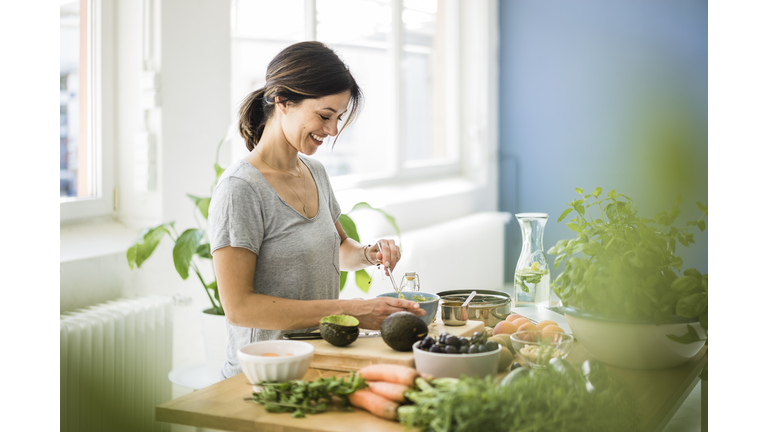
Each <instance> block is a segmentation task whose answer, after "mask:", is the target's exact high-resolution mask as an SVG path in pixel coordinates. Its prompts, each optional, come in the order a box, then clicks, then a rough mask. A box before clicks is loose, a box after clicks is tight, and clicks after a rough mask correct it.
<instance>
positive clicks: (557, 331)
mask: <svg viewBox="0 0 768 432" xmlns="http://www.w3.org/2000/svg"><path fill="white" fill-rule="evenodd" d="M564 334H565V330H563V329H561V328H560V327H558V326H557V325H549V326H547V327H545V328H544V330H542V331H541V337H542V338H543V339H549V340H552V341H554V342H560V341H561V340H562V337H561V336H560V335H564Z"/></svg>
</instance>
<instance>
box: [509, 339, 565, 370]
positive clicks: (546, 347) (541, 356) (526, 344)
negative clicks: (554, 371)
mask: <svg viewBox="0 0 768 432" xmlns="http://www.w3.org/2000/svg"><path fill="white" fill-rule="evenodd" d="M509 339H510V341H511V342H512V348H513V349H514V350H515V354H517V355H518V356H519V357H520V360H522V361H523V362H525V363H527V364H528V365H529V366H530V367H532V368H535V369H539V368H544V367H546V366H547V364H548V363H549V360H550V359H552V358H555V357H560V358H562V359H564V358H566V357H567V356H568V353H569V352H570V351H571V348H572V347H573V336H571V335H567V334H563V333H551V332H548V333H546V334H542V332H541V331H538V330H535V331H520V332H517V333H512V334H511V335H509Z"/></svg>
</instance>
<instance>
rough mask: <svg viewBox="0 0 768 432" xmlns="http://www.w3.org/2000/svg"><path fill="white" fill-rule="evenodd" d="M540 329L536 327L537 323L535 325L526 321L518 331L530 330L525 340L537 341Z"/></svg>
mask: <svg viewBox="0 0 768 432" xmlns="http://www.w3.org/2000/svg"><path fill="white" fill-rule="evenodd" d="M538 330H539V329H537V328H536V325H534V324H533V323H532V322H530V321H528V322H526V323H523V325H521V326H520V327H518V328H517V331H518V332H528V333H527V334H526V335H525V340H528V341H531V342H533V341H535V340H536V337H537V331H538Z"/></svg>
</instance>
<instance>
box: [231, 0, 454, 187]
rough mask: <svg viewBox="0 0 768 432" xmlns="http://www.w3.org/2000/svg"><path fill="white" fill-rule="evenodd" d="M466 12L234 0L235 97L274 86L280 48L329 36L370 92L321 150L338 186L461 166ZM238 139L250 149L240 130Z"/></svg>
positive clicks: (393, 2)
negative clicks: (268, 78)
mask: <svg viewBox="0 0 768 432" xmlns="http://www.w3.org/2000/svg"><path fill="white" fill-rule="evenodd" d="M285 17H302V18H301V19H285ZM458 19H459V18H458V2H457V1H456V0H354V1H351V0H306V1H305V0H287V1H286V0H284V1H280V2H276V1H273V0H239V1H234V2H233V7H232V61H233V65H232V91H233V94H232V101H233V104H236V105H239V103H240V101H241V100H242V99H243V98H244V97H245V96H246V95H247V94H248V93H249V92H251V91H253V90H255V89H257V88H260V87H261V86H263V85H264V75H265V72H266V69H267V65H268V63H269V61H270V60H271V59H272V58H273V57H274V56H275V55H276V54H277V53H278V52H279V51H280V50H282V49H283V48H285V47H287V46H288V45H291V44H293V43H296V42H299V41H302V40H319V41H321V42H323V43H325V44H327V45H328V46H329V47H331V48H332V49H334V50H335V51H336V52H337V54H339V56H340V57H341V58H342V59H343V60H344V61H345V62H346V63H347V64H348V65H349V67H350V69H351V71H352V73H353V75H354V76H355V78H356V80H357V81H358V84H360V86H361V87H362V89H363V94H364V96H365V107H364V109H363V111H362V113H361V115H360V117H358V118H357V120H356V121H355V122H354V123H353V124H352V125H350V127H348V128H346V129H345V130H344V132H343V133H342V137H341V138H340V139H339V140H338V142H337V143H336V145H335V147H333V148H331V146H330V145H324V146H322V147H321V148H320V150H319V151H318V153H317V154H316V155H315V157H316V158H317V159H319V160H321V161H322V162H323V164H324V166H325V168H326V170H327V171H328V173H329V174H330V175H331V176H332V177H334V184H335V185H342V186H365V185H366V184H371V183H372V182H374V181H381V180H382V179H387V180H400V179H406V178H415V177H427V176H434V175H440V174H445V175H447V174H457V173H458V172H459V162H458V161H459V140H458V135H459V134H458V122H457V121H456V119H454V118H453V115H452V114H451V113H456V112H458V103H457V97H455V96H456V95H458V93H459V91H458V85H459V84H458V73H457V72H456V71H457V70H458ZM234 145H235V147H236V148H237V147H238V146H239V147H240V148H242V149H244V148H245V146H244V144H242V141H241V139H240V138H239V137H237V138H236V142H235V144H234Z"/></svg>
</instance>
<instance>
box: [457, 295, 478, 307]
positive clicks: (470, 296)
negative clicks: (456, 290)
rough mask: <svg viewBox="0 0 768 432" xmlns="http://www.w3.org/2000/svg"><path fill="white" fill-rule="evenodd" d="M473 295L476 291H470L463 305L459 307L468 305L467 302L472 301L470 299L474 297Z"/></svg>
mask: <svg viewBox="0 0 768 432" xmlns="http://www.w3.org/2000/svg"><path fill="white" fill-rule="evenodd" d="M475 294H477V291H472V292H471V293H470V294H469V297H467V299H466V300H464V303H463V304H462V305H461V307H467V305H468V304H469V302H471V301H472V298H473V297H474V296H475Z"/></svg>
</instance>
